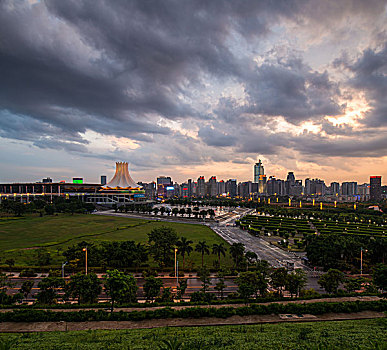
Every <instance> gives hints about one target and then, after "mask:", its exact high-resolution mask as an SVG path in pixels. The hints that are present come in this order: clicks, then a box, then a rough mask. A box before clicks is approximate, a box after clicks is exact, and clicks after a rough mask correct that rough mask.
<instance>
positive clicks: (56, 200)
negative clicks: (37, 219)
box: [0, 197, 95, 216]
mask: <svg viewBox="0 0 387 350" xmlns="http://www.w3.org/2000/svg"><path fill="white" fill-rule="evenodd" d="M94 209H95V206H94V204H93V203H86V202H82V201H81V200H79V199H76V198H74V199H73V198H71V199H65V198H62V197H53V199H52V203H51V202H46V201H45V200H42V199H34V200H32V201H31V202H28V203H21V202H19V201H16V200H15V201H14V200H3V201H2V202H1V203H0V211H1V212H3V213H7V214H13V215H15V216H22V215H23V214H27V213H29V214H32V213H39V214H40V216H43V215H44V214H45V215H54V214H55V213H69V214H75V213H77V214H88V213H91V212H92V211H93V210H94Z"/></svg>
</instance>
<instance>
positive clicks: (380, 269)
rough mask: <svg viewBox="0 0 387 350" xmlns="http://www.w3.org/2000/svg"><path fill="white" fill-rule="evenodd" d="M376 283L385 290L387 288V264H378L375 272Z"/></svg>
mask: <svg viewBox="0 0 387 350" xmlns="http://www.w3.org/2000/svg"><path fill="white" fill-rule="evenodd" d="M373 279H374V284H375V286H376V287H378V288H379V289H381V290H382V291H383V292H384V291H385V290H387V265H386V264H378V265H376V268H375V270H374V273H373Z"/></svg>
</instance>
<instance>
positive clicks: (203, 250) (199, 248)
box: [195, 241, 210, 267]
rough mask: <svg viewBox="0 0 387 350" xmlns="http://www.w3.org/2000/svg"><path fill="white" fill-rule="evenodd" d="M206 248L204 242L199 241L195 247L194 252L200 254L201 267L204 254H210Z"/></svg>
mask: <svg viewBox="0 0 387 350" xmlns="http://www.w3.org/2000/svg"><path fill="white" fill-rule="evenodd" d="M208 248H209V246H208V245H207V243H206V241H199V243H198V244H196V247H195V251H196V252H199V253H201V254H202V267H203V265H204V254H207V255H208V254H210V250H209V249H208Z"/></svg>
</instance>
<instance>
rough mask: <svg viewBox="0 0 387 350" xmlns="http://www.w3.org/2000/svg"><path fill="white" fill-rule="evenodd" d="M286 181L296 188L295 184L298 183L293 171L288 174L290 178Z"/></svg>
mask: <svg viewBox="0 0 387 350" xmlns="http://www.w3.org/2000/svg"><path fill="white" fill-rule="evenodd" d="M286 181H288V182H289V185H290V186H294V184H295V183H296V177H295V176H294V173H293V171H289V172H288V176H287V178H286Z"/></svg>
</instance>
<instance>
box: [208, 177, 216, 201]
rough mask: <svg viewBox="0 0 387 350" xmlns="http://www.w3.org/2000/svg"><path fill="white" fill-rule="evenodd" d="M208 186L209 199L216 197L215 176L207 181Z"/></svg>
mask: <svg viewBox="0 0 387 350" xmlns="http://www.w3.org/2000/svg"><path fill="white" fill-rule="evenodd" d="M208 186H209V188H208V189H209V195H210V197H216V196H217V195H218V185H217V182H216V176H211V177H210V180H209V181H208Z"/></svg>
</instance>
